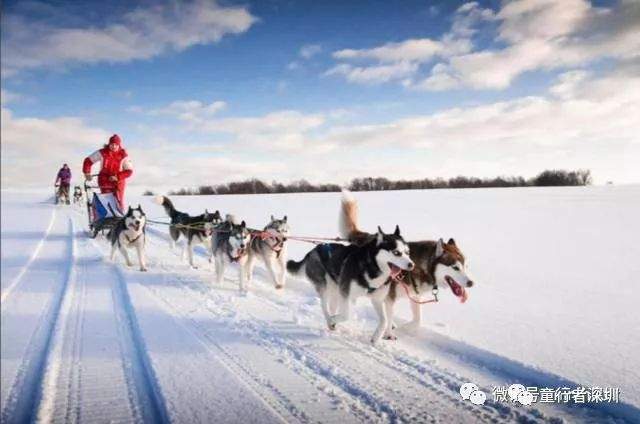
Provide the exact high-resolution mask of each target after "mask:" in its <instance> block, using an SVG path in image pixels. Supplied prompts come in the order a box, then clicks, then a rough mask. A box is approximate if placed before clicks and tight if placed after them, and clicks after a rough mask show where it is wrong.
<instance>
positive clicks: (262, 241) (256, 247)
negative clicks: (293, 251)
mask: <svg viewBox="0 0 640 424" xmlns="http://www.w3.org/2000/svg"><path fill="white" fill-rule="evenodd" d="M263 234H267V237H266V238H262V237H254V238H252V239H251V243H250V244H249V257H248V261H247V282H249V283H251V278H252V277H253V266H254V262H255V260H256V259H257V258H262V261H263V262H264V264H265V265H266V267H267V270H269V274H270V275H271V279H272V280H273V283H274V284H275V286H276V289H281V288H283V287H284V283H285V276H286V273H287V269H286V265H285V262H286V258H287V245H286V241H287V234H289V224H288V223H287V216H286V215H285V216H284V218H282V219H276V218H274V216H273V215H271V221H270V222H269V224H267V225H266V226H265V227H264V230H263ZM274 263H277V264H278V268H279V269H278V270H277V272H278V273H277V274H276V270H274Z"/></svg>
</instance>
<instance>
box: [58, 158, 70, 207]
mask: <svg viewBox="0 0 640 424" xmlns="http://www.w3.org/2000/svg"><path fill="white" fill-rule="evenodd" d="M55 185H56V186H58V185H59V186H60V188H59V189H58V197H57V198H56V203H57V202H58V199H60V200H62V198H63V197H64V198H65V203H66V204H67V205H68V204H69V203H70V202H69V187H70V186H71V170H70V169H69V166H68V165H67V164H66V163H65V164H64V165H62V168H60V170H59V171H58V175H57V176H56V182H55Z"/></svg>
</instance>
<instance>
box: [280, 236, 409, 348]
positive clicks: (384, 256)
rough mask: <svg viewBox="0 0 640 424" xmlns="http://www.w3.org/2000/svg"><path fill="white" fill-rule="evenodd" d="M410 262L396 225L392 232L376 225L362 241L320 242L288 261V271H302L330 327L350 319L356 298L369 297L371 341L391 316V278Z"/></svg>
mask: <svg viewBox="0 0 640 424" xmlns="http://www.w3.org/2000/svg"><path fill="white" fill-rule="evenodd" d="M413 266H414V265H413V262H412V261H411V259H410V258H409V246H408V245H407V243H406V242H405V241H404V239H403V238H402V236H401V235H400V228H398V226H396V229H395V231H394V233H393V234H385V233H384V232H383V231H382V229H380V227H378V232H377V233H376V234H375V236H374V237H372V238H371V239H370V240H368V241H367V242H366V243H363V244H361V245H356V244H350V245H343V244H339V243H324V244H320V245H318V246H316V247H315V248H314V249H313V250H311V251H310V252H309V253H307V255H306V256H305V257H304V259H302V261H300V262H296V261H288V262H287V270H288V271H289V272H290V273H291V274H293V275H304V276H306V277H307V279H309V280H310V281H311V282H312V283H313V285H314V286H315V289H316V291H317V293H318V295H319V296H320V299H321V305H322V312H323V313H324V316H325V319H326V320H327V326H328V327H329V329H330V330H334V329H335V327H336V324H338V323H341V322H344V321H347V320H348V319H349V317H350V308H351V304H352V303H353V302H355V299H357V298H358V297H361V296H366V297H368V298H369V299H370V300H371V303H372V304H373V307H374V309H375V310H376V313H377V314H378V318H379V322H378V327H377V328H376V331H375V332H374V334H373V336H372V338H371V342H372V343H374V344H375V343H377V342H378V341H379V340H380V338H381V337H382V336H383V332H384V331H385V329H386V328H387V327H388V320H389V319H390V317H389V316H388V314H387V310H386V309H385V304H384V302H385V299H386V298H387V296H388V294H389V286H390V284H389V282H390V279H391V277H392V276H393V275H396V274H398V273H399V272H401V271H410V270H411V269H413ZM336 312H337V313H336Z"/></svg>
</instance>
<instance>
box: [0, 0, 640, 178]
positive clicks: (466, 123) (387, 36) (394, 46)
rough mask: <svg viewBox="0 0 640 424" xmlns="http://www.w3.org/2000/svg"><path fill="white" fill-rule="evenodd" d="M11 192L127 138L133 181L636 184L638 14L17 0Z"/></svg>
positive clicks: (387, 4)
mask: <svg viewBox="0 0 640 424" xmlns="http://www.w3.org/2000/svg"><path fill="white" fill-rule="evenodd" d="M2 12H3V13H2V22H1V23H2V26H1V36H2V40H1V43H2V46H1V47H2V50H1V58H2V64H1V67H2V79H1V82H2V93H1V98H2V116H1V118H2V128H1V135H2V188H3V189H4V188H36V187H49V186H50V185H51V184H52V183H53V181H54V179H55V174H56V172H57V170H58V168H59V167H60V165H61V164H62V163H63V162H67V163H69V164H70V165H71V167H72V170H73V171H74V178H75V179H76V182H78V181H79V177H80V167H81V163H82V160H83V159H84V157H85V156H87V155H89V154H90V153H92V152H93V151H95V150H97V149H98V148H100V147H101V146H102V145H103V144H104V143H105V142H106V141H107V139H108V137H109V136H110V135H111V134H114V133H117V134H119V135H120V136H121V138H122V139H123V143H124V146H125V148H126V149H127V151H128V152H129V156H130V157H131V160H132V163H133V166H134V175H133V176H132V177H131V179H130V181H129V184H130V187H132V188H134V189H138V190H142V189H155V190H164V189H173V188H179V187H195V186H199V185H210V184H220V183H225V182H230V181H238V180H243V179H247V178H253V177H255V178H260V179H263V180H265V181H273V180H277V181H281V182H291V181H295V180H299V179H303V178H304V179H306V180H308V181H311V182H325V183H329V182H330V183H338V184H344V183H347V182H348V181H349V180H350V179H351V178H355V177H365V176H373V177H377V176H382V177H387V178H390V179H417V178H435V177H442V178H450V177H455V176H458V175H465V176H474V177H495V176H512V175H513V176H524V177H531V176H534V175H536V174H537V173H539V172H540V171H542V170H544V169H590V170H591V171H592V174H593V176H594V180H595V183H598V184H603V183H605V182H607V181H613V182H615V183H638V182H640V167H639V166H638V163H640V1H638V0H622V1H617V2H610V1H598V2H595V1H594V2H589V1H586V0H557V1H555V0H514V1H504V2H500V1H489V2H464V1H460V2H456V1H449V0H447V1H433V2H429V1H412V0H403V1H393V0H386V1H329V0H327V1H276V0H263V1H255V2H235V1H211V0H196V1H139V2H131V1H110V2H99V1H86V2H76V1H55V2H53V1H52V2H43V1H29V0H27V1H15V0H13V1H12V0H8V1H4V2H3V11H2Z"/></svg>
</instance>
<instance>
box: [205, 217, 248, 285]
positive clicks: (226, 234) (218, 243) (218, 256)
mask: <svg viewBox="0 0 640 424" xmlns="http://www.w3.org/2000/svg"><path fill="white" fill-rule="evenodd" d="M250 243H251V232H250V230H249V228H247V224H246V223H245V222H244V221H242V222H241V223H239V224H238V223H237V220H236V219H235V217H234V216H232V215H227V219H226V220H225V221H224V222H223V223H222V224H220V225H219V226H218V227H217V228H216V232H215V233H214V234H213V237H212V238H211V251H212V252H213V257H214V259H215V263H216V282H217V284H218V285H221V284H222V280H223V278H224V269H225V266H226V264H231V263H237V264H238V267H239V268H240V292H241V293H246V291H247V287H246V284H245V283H246V281H245V280H246V279H247V275H248V272H247V271H248V266H247V265H248V262H249V258H248V256H249V255H248V250H249V247H250Z"/></svg>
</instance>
